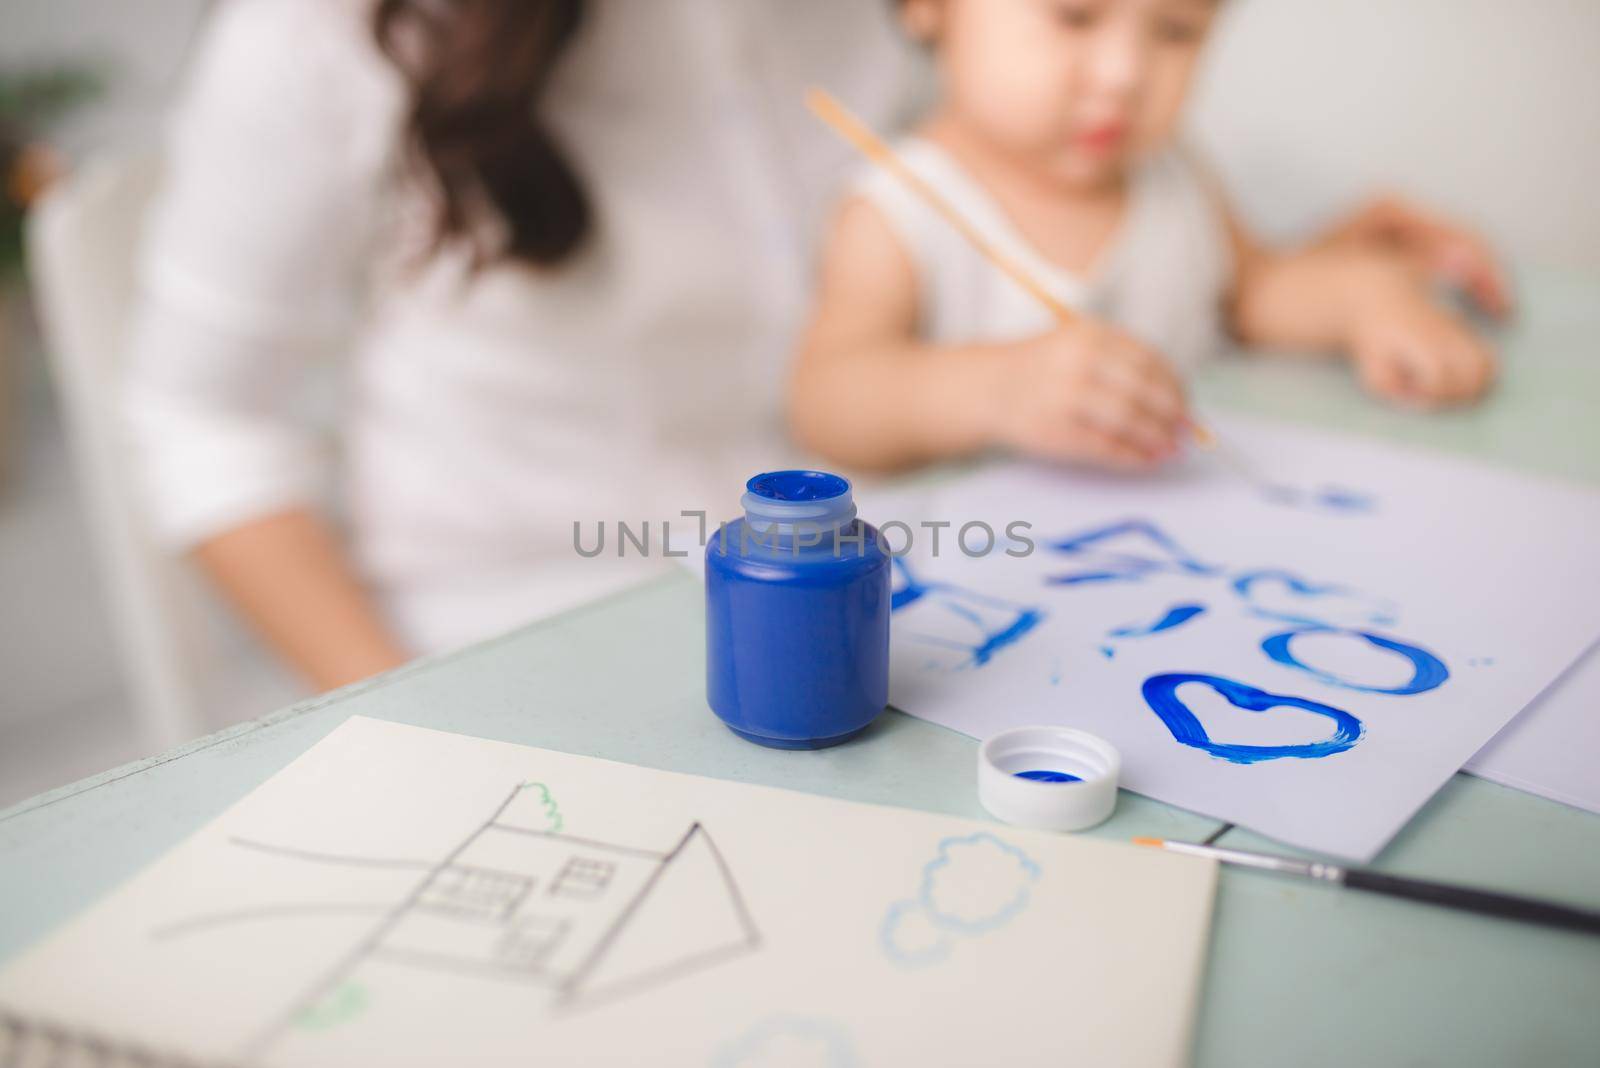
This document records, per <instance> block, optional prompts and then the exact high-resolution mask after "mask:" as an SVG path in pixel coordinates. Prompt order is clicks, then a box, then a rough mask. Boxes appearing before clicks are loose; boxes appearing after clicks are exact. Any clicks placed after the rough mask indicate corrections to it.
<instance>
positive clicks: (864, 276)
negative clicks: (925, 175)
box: [789, 199, 1186, 470]
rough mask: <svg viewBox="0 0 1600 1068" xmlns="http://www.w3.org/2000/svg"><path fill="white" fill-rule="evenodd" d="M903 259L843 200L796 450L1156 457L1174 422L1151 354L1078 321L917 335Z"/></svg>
mask: <svg viewBox="0 0 1600 1068" xmlns="http://www.w3.org/2000/svg"><path fill="white" fill-rule="evenodd" d="M917 315H918V308H917V284H916V277H915V271H914V268H913V266H912V263H911V261H910V259H909V257H908V256H907V255H906V253H905V251H904V249H903V248H902V247H901V245H900V243H899V241H898V240H897V239H896V237H895V235H894V234H893V232H892V231H891V230H890V228H889V226H888V224H887V223H886V222H885V221H884V219H883V217H882V215H880V214H879V212H878V210H877V209H876V208H875V207H873V206H872V205H871V204H870V203H868V202H867V201H865V200H861V199H855V200H851V201H849V202H847V203H846V204H845V205H844V207H843V208H842V210H841V211H840V213H839V216H838V218H837V219H836V220H835V223H834V226H833V230H832V232H831V234H830V235H829V238H828V241H827V244H826V247H825V249H824V253H823V258H822V266H821V278H820V285H819V289H818V296H817V305H816V309H815V312H814V314H813V316H812V320H811V325H810V327H809V329H808V330H807V332H806V335H805V337H804V339H803V341H802V343H801V348H800V352H799V355H798V359H797V361H796V364H795V371H794V377H793V380H792V383H791V389H790V404H789V415H790V423H791V426H792V428H793V430H794V433H795V436H796V437H797V438H799V440H800V441H801V443H802V444H804V445H805V446H806V447H808V448H810V449H812V450H814V451H816V452H818V453H821V454H822V455H823V456H826V457H828V458H829V459H831V460H834V461H836V462H838V463H841V464H844V465H846V466H852V467H858V468H867V469H879V470H892V469H896V468H904V467H908V466H911V465H914V464H919V463H925V462H928V461H933V460H939V459H944V458H948V457H955V456H962V455H967V454H970V453H974V452H978V451H980V450H982V449H986V448H990V447H997V446H998V447H1008V448H1014V449H1017V450H1019V451H1022V452H1027V453H1032V454H1035V455H1040V456H1045V457H1050V458H1055V459H1073V460H1083V461H1088V462H1091V463H1098V464H1101V465H1105V466H1110V467H1145V466H1148V465H1150V464H1153V463H1157V462H1159V461H1160V460H1162V459H1164V458H1166V457H1168V456H1170V455H1171V454H1172V453H1173V452H1174V451H1175V449H1176V445H1177V438H1178V434H1179V432H1180V430H1181V428H1182V426H1183V422H1184V420H1185V418H1186V414H1185V404H1184V398H1183V391H1182V387H1181V386H1180V385H1179V383H1178V380H1177V378H1176V376H1175V375H1174V374H1173V373H1172V371H1171V369H1170V368H1169V367H1168V366H1167V365H1166V362H1165V361H1164V360H1162V359H1161V358H1160V357H1158V356H1156V355H1155V354H1154V353H1151V352H1150V351H1148V350H1147V349H1145V348H1144V347H1143V346H1141V345H1139V344H1138V343H1137V342H1135V341H1134V340H1133V339H1131V338H1129V337H1127V336H1126V335H1124V334H1122V333H1120V332H1118V331H1116V330H1113V329H1111V328H1109V327H1106V326H1103V325H1101V324H1099V323H1096V322H1093V321H1092V320H1088V319H1082V320H1078V321H1076V322H1074V323H1073V324H1071V325H1069V326H1064V327H1061V328H1059V329H1057V330H1054V331H1052V332H1050V333H1047V334H1043V335H1041V336H1039V337H1036V338H1030V339H1028V340H1025V341H1021V342H1014V343H1009V344H995V345H956V346H940V345H930V344H926V343H924V342H922V341H920V340H919V339H918V338H917Z"/></svg>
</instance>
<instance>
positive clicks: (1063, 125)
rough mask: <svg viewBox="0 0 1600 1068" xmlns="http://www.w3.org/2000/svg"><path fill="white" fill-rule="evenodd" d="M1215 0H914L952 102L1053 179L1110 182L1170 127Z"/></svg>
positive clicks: (909, 11)
mask: <svg viewBox="0 0 1600 1068" xmlns="http://www.w3.org/2000/svg"><path fill="white" fill-rule="evenodd" d="M1216 3H1217V0H906V2H905V3H904V4H902V6H901V14H902V17H903V19H904V20H905V22H906V25H907V28H908V29H909V30H910V31H911V33H913V34H914V35H915V36H917V37H920V38H922V39H924V40H927V41H929V42H930V43H931V44H932V45H933V47H934V49H935V52H936V54H937V57H938V62H939V67H940V71H941V75H942V81H943V88H944V94H945V97H944V104H945V107H946V108H947V109H950V110H951V111H952V112H954V113H955V114H957V115H958V116H959V117H960V119H961V121H962V122H963V123H964V124H966V125H967V126H968V127H969V128H971V129H972V130H974V131H975V132H977V133H978V134H979V135H980V136H982V137H984V138H985V139H986V140H988V141H989V142H990V143H991V144H992V145H993V147H995V148H996V149H999V150H1001V151H1003V152H1005V153H1007V154H1008V155H1010V156H1012V157H1014V158H1015V159H1016V160H1017V161H1018V162H1020V163H1022V164H1024V165H1026V166H1030V167H1033V168H1036V169H1037V170H1038V171H1039V172H1040V173H1041V174H1042V175H1044V176H1046V177H1048V178H1049V179H1050V180H1052V181H1059V182H1062V183H1066V184H1070V185H1074V186H1078V185H1092V184H1098V183H1102V182H1105V181H1107V180H1110V179H1112V178H1114V177H1116V176H1117V175H1119V174H1120V173H1121V172H1122V170H1123V168H1124V167H1126V165H1127V164H1128V163H1129V161H1131V160H1133V159H1136V158H1138V156H1139V155H1141V154H1142V153H1145V152H1148V151H1150V150H1151V149H1153V148H1155V147H1158V146H1159V145H1161V144H1162V143H1163V142H1164V141H1166V140H1168V139H1169V138H1170V137H1171V136H1172V132H1173V128H1174V127H1175V126H1176V124H1177V121H1178V114H1179V112H1180V110H1181V108H1182V105H1183V99H1184V96H1185V95H1186V94H1187V92H1188V89H1189V82H1190V78H1191V76H1192V74H1193V73H1194V68H1195V62H1196V60H1197V59H1198V58H1199V55H1200V46H1201V44H1202V43H1203V42H1204V40H1205V37H1206V33H1207V31H1208V30H1209V29H1210V26H1211V19H1212V16H1213V14H1214V9H1215V7H1216Z"/></svg>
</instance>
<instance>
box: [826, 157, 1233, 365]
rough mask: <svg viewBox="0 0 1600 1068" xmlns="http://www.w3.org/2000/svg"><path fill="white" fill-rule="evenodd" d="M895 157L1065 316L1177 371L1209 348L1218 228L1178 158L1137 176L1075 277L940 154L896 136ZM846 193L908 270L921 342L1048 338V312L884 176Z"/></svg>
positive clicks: (1217, 216) (1224, 260) (1223, 251)
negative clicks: (876, 220) (1118, 215)
mask: <svg viewBox="0 0 1600 1068" xmlns="http://www.w3.org/2000/svg"><path fill="white" fill-rule="evenodd" d="M896 151H897V152H898V153H899V154H900V157H901V159H903V160H904V161H905V163H906V165H907V166H909V167H910V168H912V170H914V171H915V172H916V173H917V174H919V175H920V176H922V178H923V179H924V180H926V181H927V182H929V183H930V184H931V185H932V186H933V187H934V188H936V189H938V190H939V191H940V192H941V193H943V194H944V196H945V197H946V198H948V199H949V201H950V202H951V203H952V204H953V205H954V206H955V207H956V208H957V209H958V210H959V211H961V212H962V213H963V214H964V215H965V216H966V217H967V218H968V219H969V220H970V221H971V222H972V223H973V224H974V225H975V226H976V227H978V229H979V230H980V232H982V233H983V234H984V235H985V236H986V237H987V238H988V239H989V240H990V241H992V242H993V243H994V244H995V245H996V246H997V247H998V248H1000V249H1001V250H1002V251H1004V252H1005V253H1006V254H1007V255H1009V256H1011V257H1012V258H1013V259H1014V260H1015V261H1016V262H1017V263H1018V264H1020V265H1021V266H1022V267H1023V268H1024V269H1026V270H1027V271H1028V272H1029V273H1031V274H1032V275H1033V276H1034V277H1035V278H1037V279H1039V281H1040V282H1041V283H1042V284H1043V285H1044V286H1045V288H1047V289H1048V290H1049V291H1050V292H1051V293H1052V294H1053V295H1054V296H1055V297H1057V298H1058V299H1059V300H1061V301H1062V302H1064V303H1065V304H1067V305H1068V306H1069V307H1072V308H1076V309H1079V310H1081V311H1082V312H1083V313H1084V314H1086V315H1091V316H1094V317H1095V318H1099V319H1102V320H1105V321H1107V322H1111V323H1114V324H1116V325H1118V326H1120V327H1121V328H1122V329H1124V330H1126V331H1128V332H1129V333H1130V334H1132V335H1133V336H1134V337H1137V338H1138V339H1140V340H1141V341H1143V342H1144V343H1145V344H1147V345H1150V346H1152V347H1153V348H1155V349H1156V351H1158V352H1160V353H1161V354H1162V355H1164V356H1165V357H1166V358H1167V359H1168V360H1170V361H1171V362H1172V363H1173V365H1174V366H1175V367H1177V368H1178V370H1179V371H1180V372H1181V373H1188V372H1190V371H1192V370H1193V369H1194V368H1195V366H1196V365H1198V364H1199V363H1200V362H1201V361H1202V360H1204V359H1205V358H1206V357H1207V356H1209V355H1211V354H1212V353H1214V352H1215V351H1217V349H1218V348H1219V347H1220V346H1221V344H1222V341H1223V333H1222V304H1223V300H1224V298H1225V296H1226V294H1227V290H1228V287H1229V285H1230V284H1231V282H1232V278H1233V262H1232V254H1231V251H1230V248H1229V244H1228V236H1227V229H1226V225H1225V223H1224V221H1223V219H1222V217H1221V213H1220V211H1219V210H1218V207H1217V204H1216V202H1215V201H1214V200H1213V198H1212V197H1211V195H1210V192H1209V190H1208V189H1207V188H1206V186H1205V183H1204V182H1203V181H1202V179H1201V177H1200V175H1199V174H1198V173H1197V172H1196V170H1195V168H1194V166H1193V164H1191V163H1190V162H1189V161H1188V160H1187V159H1186V158H1185V157H1184V156H1183V154H1182V153H1181V152H1180V151H1179V150H1177V149H1168V150H1166V151H1163V152H1161V153H1159V154H1158V155H1156V156H1154V157H1152V158H1151V159H1149V160H1147V161H1146V162H1144V163H1143V164H1142V165H1141V166H1140V167H1139V169H1138V170H1137V172H1136V173H1135V174H1134V176H1133V179H1132V186H1131V189H1130V195H1129V198H1128V204H1127V208H1126V211H1125V215H1124V218H1123V221H1122V224H1121V225H1120V227H1119V228H1118V230H1117V232H1116V234H1115V235H1114V236H1113V237H1112V239H1111V241H1110V243H1109V244H1108V245H1107V247H1106V248H1105V250H1104V251H1103V252H1102V253H1101V254H1100V256H1099V258H1098V260H1097V262H1096V263H1095V265H1094V267H1092V268H1091V269H1090V270H1089V271H1088V272H1087V273H1086V274H1085V275H1082V276H1079V275H1074V274H1072V273H1070V272H1068V271H1066V270H1065V269H1063V268H1061V267H1059V266H1057V265H1056V264H1054V263H1052V262H1050V261H1049V260H1047V259H1046V258H1045V257H1044V256H1043V255H1042V254H1040V252H1039V251H1038V250H1037V249H1036V248H1034V247H1033V246H1032V245H1030V244H1029V243H1028V242H1027V240H1025V239H1024V238H1023V237H1022V235H1021V234H1020V233H1018V231H1017V229H1016V227H1015V226H1013V225H1012V223H1011V221H1010V220H1009V219H1008V218H1007V217H1006V216H1005V214H1004V213H1003V212H1002V211H1001V210H1000V207H999V205H998V204H996V203H995V201H994V200H993V198H991V197H990V196H989V194H988V192H987V191H985V190H984V189H983V187H982V186H980V185H979V184H978V182H977V180H976V179H974V178H973V177H972V176H971V175H970V174H969V173H967V171H966V170H965V169H963V168H962V167H961V165H960V164H959V163H957V162H956V161H955V159H954V158H953V157H952V156H951V155H950V154H949V153H948V152H946V151H945V150H944V149H942V148H940V147H939V146H938V145H935V144H933V143H932V142H930V141H926V140H922V139H920V138H907V139H904V140H902V141H901V142H900V143H899V144H898V145H897V146H896ZM852 192H854V193H855V194H856V195H858V196H861V197H864V198H865V199H866V200H867V201H868V202H869V203H871V204H872V205H874V206H875V207H876V208H877V209H878V210H879V211H880V212H881V213H882V214H883V216H884V218H885V219H886V220H887V221H888V223H889V226H890V228H891V229H892V230H893V231H894V232H895V234H896V235H897V236H898V237H899V239H900V241H901V243H902V245H903V246H904V248H905V250H906V252H907V253H908V254H909V256H910V258H911V260H912V263H913V264H914V265H915V268H916V272H917V278H918V289H919V294H918V296H919V304H920V307H921V318H922V321H921V326H920V328H921V331H922V335H923V337H924V338H926V339H927V340H928V341H931V342H935V343H938V344H952V345H955V344H972V343H981V342H1001V341H1013V340H1019V339H1021V338H1025V337H1030V336H1033V335H1036V334H1040V333H1043V332H1045V331H1048V330H1049V329H1051V328H1052V326H1053V325H1054V323H1053V319H1052V316H1051V314H1050V312H1049V311H1047V310H1046V309H1045V308H1043V307H1041V306H1040V305H1039V303H1038V301H1036V300H1035V299H1034V298H1033V297H1032V296H1030V295H1029V294H1028V293H1027V292H1026V291H1025V290H1023V289H1022V287H1021V286H1019V285H1017V284H1016V283H1015V282H1013V281H1012V280H1011V279H1010V278H1008V277H1006V276H1005V275H1004V274H1002V273H1001V272H1000V271H999V270H998V269H997V268H996V267H995V266H994V265H993V264H991V263H990V262H989V261H988V260H986V259H984V258H983V257H982V256H981V255H980V254H979V253H978V252H977V251H976V250H975V249H974V248H973V247H972V246H971V244H969V243H968V242H967V240H966V239H965V238H964V237H962V235H961V234H960V233H958V232H957V231H956V229H955V228H954V227H952V226H951V225H950V224H949V223H948V222H946V221H945V220H944V218H942V217H941V216H940V215H939V214H938V213H937V212H935V211H934V210H933V209H932V208H930V207H929V206H928V205H927V204H925V203H924V202H923V201H922V200H921V199H919V198H918V197H917V196H916V195H915V194H914V193H912V192H910V191H909V190H908V189H906V188H905V186H904V185H902V184H901V183H900V182H899V180H897V179H896V178H895V177H894V176H893V175H891V174H889V173H887V172H886V171H883V170H881V169H879V168H876V167H874V168H871V169H870V170H866V171H863V172H862V174H861V175H860V176H859V177H858V179H857V180H856V182H855V184H854V185H853V187H852Z"/></svg>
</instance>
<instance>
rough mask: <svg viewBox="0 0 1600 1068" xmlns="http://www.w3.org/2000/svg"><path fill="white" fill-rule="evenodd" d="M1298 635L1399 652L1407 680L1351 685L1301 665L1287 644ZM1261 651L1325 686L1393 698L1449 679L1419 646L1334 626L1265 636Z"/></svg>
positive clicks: (1447, 671) (1446, 671)
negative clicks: (1407, 666) (1337, 637)
mask: <svg viewBox="0 0 1600 1068" xmlns="http://www.w3.org/2000/svg"><path fill="white" fill-rule="evenodd" d="M1301 634H1343V635H1348V636H1350V637H1354V638H1361V639H1362V640H1364V641H1365V642H1367V644H1369V645H1372V646H1376V647H1377V648H1379V649H1387V650H1388V651H1389V652H1392V653H1399V654H1400V655H1401V656H1403V657H1405V658H1406V659H1407V660H1409V661H1410V662H1411V681H1410V682H1407V683H1404V684H1403V685H1400V686H1366V685H1363V684H1361V683H1359V682H1352V681H1351V680H1349V679H1347V678H1344V677H1343V676H1340V675H1335V674H1333V673H1332V672H1331V671H1323V670H1322V669H1321V668H1314V667H1312V666H1311V665H1309V664H1306V663H1304V662H1303V661H1301V660H1300V659H1299V658H1297V657H1296V656H1295V655H1294V651H1293V650H1292V649H1291V648H1290V643H1291V642H1293V641H1294V639H1295V638H1296V637H1298V636H1299V635H1301ZM1261 651H1262V652H1264V653H1266V654H1267V656H1269V657H1271V658H1272V659H1273V660H1275V661H1277V662H1278V663H1280V664H1282V665H1284V666H1285V667H1291V668H1294V669H1295V670H1297V671H1304V672H1305V673H1306V674H1308V675H1310V676H1311V677H1313V678H1315V679H1320V680H1321V681H1323V682H1325V683H1327V684H1328V685H1329V686H1340V687H1343V688H1344V689H1346V690H1357V691H1359V692H1361V693H1382V694H1392V695H1394V696H1397V697H1409V696H1411V695H1412V694H1419V693H1427V692H1428V691H1429V690H1432V689H1436V688H1438V687H1439V686H1441V685H1442V684H1443V683H1444V681H1445V680H1446V679H1448V678H1449V677H1450V669H1449V668H1447V667H1446V666H1445V663H1444V661H1443V660H1440V659H1439V658H1438V657H1437V656H1434V655H1433V654H1432V653H1430V652H1429V651H1428V650H1426V649H1423V648H1421V647H1419V646H1415V645H1408V644H1406V643H1405V642H1402V641H1397V640H1395V639H1394V638H1385V637H1384V636H1383V635H1381V634H1369V633H1367V632H1366V631H1363V630H1344V629H1342V628H1338V627H1328V626H1309V627H1300V628H1297V629H1295V630H1286V631H1283V632H1281V633H1278V634H1271V635H1268V636H1267V637H1266V638H1265V639H1263V640H1262V642H1261Z"/></svg>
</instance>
